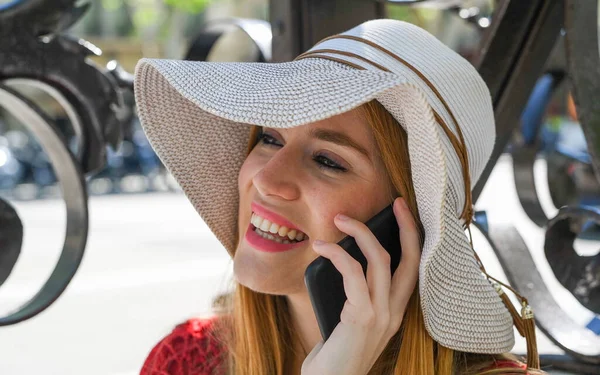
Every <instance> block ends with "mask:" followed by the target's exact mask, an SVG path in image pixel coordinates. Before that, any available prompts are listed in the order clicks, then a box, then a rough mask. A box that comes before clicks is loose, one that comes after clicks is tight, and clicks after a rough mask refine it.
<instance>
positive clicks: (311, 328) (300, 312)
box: [287, 292, 322, 361]
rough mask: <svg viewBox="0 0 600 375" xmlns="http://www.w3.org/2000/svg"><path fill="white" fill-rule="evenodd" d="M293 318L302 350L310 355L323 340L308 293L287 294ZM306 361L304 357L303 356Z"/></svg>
mask: <svg viewBox="0 0 600 375" xmlns="http://www.w3.org/2000/svg"><path fill="white" fill-rule="evenodd" d="M287 300H288V304H289V308H290V313H291V318H292V321H293V322H294V327H296V329H297V332H298V338H299V339H300V343H299V344H300V345H301V348H300V350H301V352H303V353H304V355H305V356H306V355H308V353H310V351H311V350H312V349H313V348H314V347H315V346H316V345H317V344H318V343H319V341H321V340H322V337H321V332H320V331H319V325H318V324H317V318H316V317H315V313H314V311H313V309H312V305H311V303H310V299H309V297H308V293H306V292H304V293H299V294H291V295H288V296H287ZM302 361H304V358H302Z"/></svg>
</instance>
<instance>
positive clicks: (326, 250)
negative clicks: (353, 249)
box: [313, 241, 371, 306]
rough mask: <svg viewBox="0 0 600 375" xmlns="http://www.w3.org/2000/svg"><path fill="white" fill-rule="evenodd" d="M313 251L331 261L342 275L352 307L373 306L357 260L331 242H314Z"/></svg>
mask: <svg viewBox="0 0 600 375" xmlns="http://www.w3.org/2000/svg"><path fill="white" fill-rule="evenodd" d="M313 249H314V250H315V252H316V253H317V254H319V255H321V256H322V257H324V258H327V259H329V260H330V261H331V263H333V265H334V266H335V268H336V269H337V270H338V271H339V272H340V273H341V274H342V278H343V281H344V292H346V298H347V299H348V300H347V302H348V303H350V304H351V305H352V306H369V305H371V297H370V296H369V288H368V286H367V280H366V279H365V276H364V274H363V269H362V266H361V265H360V263H359V262H358V261H356V259H354V258H352V257H351V256H350V254H348V253H347V252H346V251H345V250H344V249H343V248H342V247H341V246H339V245H338V244H334V243H330V242H322V241H314V243H313Z"/></svg>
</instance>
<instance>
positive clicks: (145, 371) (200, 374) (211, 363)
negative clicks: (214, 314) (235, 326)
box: [140, 318, 225, 375]
mask: <svg viewBox="0 0 600 375" xmlns="http://www.w3.org/2000/svg"><path fill="white" fill-rule="evenodd" d="M214 323H215V318H210V319H190V320H188V321H187V322H185V323H183V324H180V325H178V326H177V327H175V329H173V332H171V333H170V334H169V335H168V336H167V337H165V338H164V339H162V340H161V341H160V342H159V343H158V344H157V345H156V346H155V347H154V349H152V351H151V352H150V354H149V355H148V358H147V359H146V362H144V366H143V367H142V370H141V371H140V375H225V371H224V370H223V367H224V366H223V365H224V361H223V360H224V356H223V350H222V348H221V345H220V344H219V342H217V341H216V340H215V338H213V337H211V335H210V333H211V331H212V329H213V326H214Z"/></svg>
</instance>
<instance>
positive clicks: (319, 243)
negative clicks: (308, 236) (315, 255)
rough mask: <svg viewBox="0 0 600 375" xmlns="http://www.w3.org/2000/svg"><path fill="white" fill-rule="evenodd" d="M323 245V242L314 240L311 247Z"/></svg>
mask: <svg viewBox="0 0 600 375" xmlns="http://www.w3.org/2000/svg"><path fill="white" fill-rule="evenodd" d="M324 243H325V241H321V240H314V241H313V245H315V246H320V245H323V244H324Z"/></svg>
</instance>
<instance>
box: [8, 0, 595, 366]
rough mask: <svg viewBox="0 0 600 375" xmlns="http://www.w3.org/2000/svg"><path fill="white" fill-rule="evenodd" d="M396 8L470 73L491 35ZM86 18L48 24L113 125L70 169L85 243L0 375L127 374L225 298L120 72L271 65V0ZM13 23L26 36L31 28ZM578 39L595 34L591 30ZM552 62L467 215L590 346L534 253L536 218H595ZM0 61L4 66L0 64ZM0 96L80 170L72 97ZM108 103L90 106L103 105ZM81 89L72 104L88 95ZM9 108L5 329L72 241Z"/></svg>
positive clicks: (106, 12)
mask: <svg viewBox="0 0 600 375" xmlns="http://www.w3.org/2000/svg"><path fill="white" fill-rule="evenodd" d="M35 1H37V0H35ZM17 3H19V1H14V0H0V17H1V15H2V11H3V10H4V11H5V14H7V13H8V12H7V10H10V9H9V8H10V7H11V6H14V5H15V4H17ZM400 3H402V2H401V1H399V2H385V5H383V6H384V7H385V11H386V12H387V17H389V18H394V19H400V20H405V21H408V22H411V23H414V24H417V25H419V26H421V27H423V28H425V29H427V30H429V31H430V32H431V33H433V34H434V35H436V36H437V37H438V38H439V39H440V40H441V41H442V42H444V43H445V44H447V45H448V46H450V47H451V48H452V49H454V50H455V51H457V52H459V53H460V54H461V55H463V56H464V57H465V58H466V59H468V60H469V61H471V62H473V64H474V65H476V64H477V63H478V61H479V59H480V58H481V45H482V41H484V40H485V38H486V36H487V35H489V33H490V31H489V29H490V27H491V25H492V22H493V20H494V16H495V14H496V13H495V10H497V8H498V3H497V2H496V1H494V0H465V1H450V2H446V4H445V5H444V6H413V7H410V6H405V5H404V4H400ZM433 3H442V2H441V1H433ZM88 4H89V8H88V9H87V10H86V11H85V13H83V14H82V15H81V17H80V18H78V19H77V20H76V22H74V23H73V24H72V25H67V26H68V27H65V26H64V25H63V26H60V27H63V28H64V29H63V30H61V33H62V34H64V35H65V36H68V37H70V38H71V39H72V40H75V41H77V42H76V43H75V44H76V45H77V46H80V47H81V46H83V47H81V48H84V49H85V52H81V51H80V50H78V51H79V52H77V53H78V54H83V55H85V61H86V64H92V66H94V67H95V69H97V70H98V71H101V72H102V77H104V78H101V81H102V82H105V80H106V81H107V82H109V83H107V86H106V87H110V90H113V91H114V98H117V99H114V98H113V99H114V100H113V99H111V103H110V105H107V107H100V106H99V107H98V108H95V109H94V110H95V111H97V112H98V115H97V117H98V118H102V116H103V115H106V112H107V111H109V110H111V111H114V116H113V117H114V118H113V117H111V120H112V121H113V122H114V124H117V125H115V127H114V128H112V130H106V129H104V130H103V131H102V132H100V133H101V136H98V137H99V139H101V140H102V141H101V142H98V149H97V152H96V153H97V154H98V155H102V159H103V161H104V162H102V163H100V162H98V163H94V162H93V161H90V160H91V159H93V158H92V157H89V155H88V159H86V160H87V161H86V162H83V161H82V162H81V167H77V168H80V170H79V172H80V176H81V177H82V183H83V186H84V190H85V194H87V195H88V196H89V199H87V197H86V199H87V209H88V212H85V213H84V212H83V211H81V210H80V212H79V214H80V217H82V218H84V219H81V220H85V223H83V222H81V223H80V228H79V229H80V231H81V233H83V232H85V236H84V237H86V238H87V242H86V241H85V239H84V240H83V247H85V256H84V257H83V259H82V260H81V264H80V265H79V268H78V270H77V273H75V274H74V276H73V275H71V276H73V279H72V280H71V282H70V283H69V285H68V287H67V288H66V290H65V291H64V293H62V295H61V296H60V298H58V299H57V300H56V302H54V303H53V304H52V305H50V306H49V307H48V308H47V309H45V310H44V311H42V312H41V313H40V314H39V315H35V314H34V315H35V316H31V317H29V318H28V319H23V320H22V321H20V322H18V323H16V324H6V325H5V326H1V327H0V374H2V375H5V374H6V375H21V374H49V375H50V374H60V375H65V374H77V375H79V374H86V375H132V374H136V373H138V372H139V370H140V368H141V365H142V363H143V360H144V359H145V357H146V355H147V354H148V352H149V351H150V349H151V348H152V347H153V345H154V344H156V343H157V342H158V340H159V339H160V338H162V337H163V336H164V335H166V334H167V333H168V332H170V330H171V329H172V328H173V327H174V326H175V325H176V324H178V323H180V322H182V321H184V320H185V319H187V318H189V317H192V316H198V315H207V314H210V308H211V303H212V299H213V298H214V297H216V296H217V295H218V294H219V293H222V292H225V291H227V290H228V288H229V286H230V280H231V263H230V260H229V258H228V256H227V255H226V252H225V251H224V249H223V248H222V246H221V245H220V244H219V243H218V241H217V240H216V239H215V238H213V236H212V234H211V233H210V231H209V230H208V228H207V227H206V226H205V225H204V223H203V222H202V221H201V220H200V218H199V217H198V216H197V214H196V213H195V211H194V209H193V208H192V207H191V205H190V204H189V203H188V202H187V200H186V198H185V196H184V195H183V194H182V193H181V192H180V189H179V188H178V186H177V184H176V183H175V182H174V180H173V179H172V177H171V176H170V175H169V173H168V172H166V171H165V169H164V167H163V166H162V164H161V162H160V160H159V159H158V158H157V156H156V155H155V154H154V152H153V150H152V148H151V146H150V145H149V143H148V141H147V139H146V137H145V135H144V133H143V131H142V129H141V127H140V124H139V121H138V118H137V115H136V113H135V106H134V100H133V94H132V90H131V89H132V87H131V74H132V73H133V71H134V68H135V65H136V63H137V61H138V60H139V59H140V58H142V57H155V58H172V59H183V58H185V59H193V60H207V61H270V57H271V50H270V42H271V38H272V35H273V33H276V32H277V28H276V27H274V28H273V29H272V28H271V26H269V24H268V22H269V18H270V14H271V13H270V9H269V5H270V2H269V1H268V0H97V1H89V2H88ZM340 11H342V10H341V9H340ZM48 12H50V13H51V11H50V10H48ZM0 19H1V18H0ZM240 20H241V21H240ZM249 20H250V21H249ZM28 21H29V22H32V23H34V22H36V18H30V19H29V20H28ZM247 21H248V22H247ZM0 22H2V21H0ZM244 22H245V23H244ZM598 24H600V18H598ZM5 25H6V24H5ZM240 25H241V26H240ZM276 26H277V25H276ZM596 26H597V25H596ZM15 27H16V26H15ZM57 28H58V26H57ZM1 29H2V25H1V24H0V30H1ZM24 29H25V28H23V29H18V30H24ZM18 30H17V29H16V28H15V30H14V34H13V32H12V31H10V30H9V31H8V32H6V29H5V34H4V37H5V40H20V39H18V38H17V36H16V33H18V32H21V31H18ZM590 33H597V28H596V30H590ZM2 35H3V34H2V33H0V37H1V36H2ZM13 37H14V38H13ZM11 38H12V39H11ZM0 40H1V38H0ZM82 40H84V41H85V43H83V42H81V41H82ZM45 43H46V42H45ZM48 43H49V42H48ZM8 45H10V44H8ZM14 45H16V44H14ZM0 46H2V45H1V44H0ZM265 46H269V47H265ZM80 47H77V48H80ZM69 48H73V47H69ZM563 49H564V45H562V44H560V43H559V44H558V46H557V47H556V48H555V50H553V51H552V53H551V54H550V55H549V57H548V60H547V61H545V65H544V67H545V68H544V74H543V75H542V76H540V77H539V78H538V77H535V80H536V85H535V89H534V90H532V92H531V95H529V94H527V96H528V98H529V100H528V101H527V106H526V107H525V110H524V111H522V114H521V116H520V118H521V120H520V122H519V125H517V126H516V128H515V131H514V133H513V134H512V135H511V137H510V138H511V140H510V142H508V144H507V145H506V147H505V148H503V150H502V155H501V156H500V157H499V159H498V161H497V163H496V164H495V166H494V168H493V170H492V172H491V175H490V177H489V179H488V181H487V183H486V184H485V187H484V188H483V190H482V192H481V194H480V197H479V200H478V202H477V205H476V208H477V210H479V211H481V212H483V211H485V213H486V215H487V217H493V218H494V220H496V221H497V222H505V223H511V224H513V225H515V226H516V227H517V228H518V229H519V232H520V233H521V234H522V236H523V240H524V241H525V243H526V245H527V248H528V249H529V251H530V254H531V258H532V259H533V261H534V263H535V267H536V268H537V270H538V271H539V273H540V275H541V277H542V279H543V282H544V283H545V285H546V286H547V287H548V289H549V290H550V293H551V295H552V296H553V298H554V299H555V300H556V301H558V304H559V305H560V306H562V308H563V310H564V312H565V313H566V314H567V315H568V317H569V318H570V319H572V320H573V322H575V324H576V325H577V326H578V327H580V328H581V329H585V330H587V331H589V333H590V334H591V335H594V336H596V335H598V334H600V324H599V322H600V321H599V320H598V318H597V316H596V315H597V313H596V312H595V311H597V310H594V308H591V307H590V306H591V303H590V304H588V305H586V304H585V303H582V301H581V300H580V299H578V298H577V297H576V296H574V294H573V291H572V290H571V289H570V288H569V287H568V286H565V285H564V284H563V283H561V282H560V281H559V280H558V278H557V275H556V272H557V271H555V270H554V268H553V267H552V264H550V263H549V261H548V256H547V253H546V252H545V247H544V238H545V236H546V229H547V227H548V223H547V219H548V218H551V217H555V216H556V214H557V213H558V207H562V206H565V205H576V206H585V207H592V208H594V209H595V207H597V206H598V205H600V185H599V183H598V178H597V177H598V176H597V175H596V174H595V172H594V166H593V163H592V157H591V156H590V153H589V151H588V143H586V136H585V134H584V129H583V128H582V126H581V124H580V122H579V120H578V116H577V109H576V106H575V102H574V99H573V94H572V90H571V86H570V85H569V84H566V83H563V80H564V79H566V78H565V76H566V73H565V71H564V69H565V67H566V65H567V62H566V57H565V54H564V53H561V51H562V50H563ZM4 53H5V54H7V53H8V55H10V50H5V51H4ZM4 61H7V60H4ZM9 63H10V61H9ZM13 63H14V62H13ZM0 65H2V59H0ZM16 65H18V64H16ZM1 73H2V72H1V71H0V81H1V80H2V79H5V80H9V81H10V79H11V77H10V76H9V75H6V74H8V73H6V72H5V75H4V76H3V75H2V74H1ZM78 74H79V71H78ZM106 77H109V78H106ZM29 78H31V77H29ZM80 82H81V85H82V86H83V87H84V88H86V87H87V89H88V90H91V88H93V87H95V86H94V85H96V83H95V82H94V81H91V80H88V81H84V80H82V81H80ZM0 83H1V82H0ZM6 85H7V86H8V87H10V89H11V90H13V91H11V92H16V93H18V95H20V97H22V98H26V99H27V100H29V101H31V102H33V103H35V104H36V105H37V106H38V107H39V108H40V109H42V110H43V112H44V113H45V114H46V115H47V116H48V117H49V118H51V119H52V121H53V124H54V128H55V130H56V132H57V134H60V135H61V139H63V140H64V143H65V145H67V147H68V148H69V151H70V153H71V154H72V155H75V156H74V158H75V160H77V161H81V160H82V159H79V155H83V156H82V158H85V157H86V153H85V152H83V151H82V150H83V149H85V147H86V146H85V145H86V144H87V143H82V141H81V139H83V138H82V137H83V136H82V134H84V135H85V134H86V132H85V127H86V126H87V125H81V126H80V127H79V128H78V126H76V125H77V124H76V123H75V122H77V120H76V119H77V116H76V115H74V114H73V113H74V112H77V108H76V107H77V105H72V106H69V104H68V103H67V104H65V100H64V99H65V98H66V100H67V102H69V101H71V97H69V96H68V95H55V93H54V94H53V91H52V90H49V89H48V88H47V87H40V86H39V85H38V86H36V85H32V84H31V82H30V81H27V80H19V79H18V78H12V81H11V82H7V83H6ZM86 85H87V86H86ZM107 90H108V89H106V90H104V91H102V93H96V94H93V95H104V94H105V93H106V92H107ZM110 90H108V91H110ZM84 91H85V90H82V91H81V95H83V96H86V95H89V96H90V97H92V96H93V95H92V94H86V93H85V92H84ZM111 92H112V91H111ZM111 95H112V94H111ZM0 98H1V96H0ZM598 100H600V98H598ZM0 103H1V102H0ZM81 103H88V102H86V101H84V100H82V101H81ZM81 103H79V104H78V105H81ZM102 108H105V109H104V110H102ZM10 109H11V108H10V107H8V106H5V107H4V108H3V107H2V106H1V105H0V198H2V199H3V200H4V201H6V202H8V204H10V206H12V207H13V208H14V211H15V212H16V214H17V215H18V217H19V218H20V221H21V223H22V228H23V234H22V244H19V245H20V246H19V248H20V252H19V251H17V253H18V259H17V257H16V256H15V257H14V260H15V261H14V266H11V267H9V268H10V269H9V270H8V272H7V273H6V275H5V279H3V277H2V274H1V273H0V286H1V287H0V316H8V315H9V314H11V313H13V312H15V311H16V310H18V309H19V307H20V306H22V305H23V304H25V303H27V301H29V300H31V299H32V297H34V296H36V294H37V293H38V291H39V290H40V288H41V287H42V286H43V285H44V284H45V282H46V280H47V279H48V278H49V277H50V275H51V274H52V273H53V270H54V269H55V266H56V264H57V262H58V261H59V258H60V257H61V254H62V252H63V248H65V247H66V244H67V242H68V240H69V239H72V237H70V236H74V234H73V233H74V232H69V229H67V230H65V228H71V229H72V228H76V227H77V223H76V222H73V219H72V218H71V219H69V215H70V214H71V213H72V212H76V211H77V209H76V208H74V207H75V206H72V205H71V204H72V203H69V199H72V200H75V198H74V197H75V196H76V193H74V192H73V191H72V190H69V189H65V188H64V186H63V185H61V181H60V180H61V178H60V176H61V173H62V172H61V173H57V170H58V168H61V167H63V166H64V168H65V170H66V169H68V168H67V167H68V166H67V164H68V163H67V162H66V161H64V160H66V159H60V158H57V159H55V161H54V162H53V156H52V151H50V152H49V150H52V147H53V146H51V145H50V146H49V144H48V143H45V142H44V140H43V139H42V138H43V133H41V132H38V131H35V130H34V129H33V128H32V127H31V126H28V125H27V124H26V123H24V121H23V119H22V118H18V117H19V116H16V115H15V112H14V108H13V111H11V110H10ZM102 111H104V112H105V113H104V114H103V113H102ZM82 122H85V118H84V119H83V121H82ZM78 129H79V130H78ZM82 129H83V130H82ZM115 129H116V130H115ZM522 150H526V151H527V152H529V155H530V158H529V159H527V160H529V161H528V162H529V163H530V164H531V165H530V166H531V168H530V170H527V173H529V174H531V178H532V179H533V181H535V186H534V192H533V194H534V195H535V196H536V199H537V200H538V201H539V202H538V203H539V205H538V206H539V207H538V208H539V209H541V210H542V211H541V214H540V212H537V216H536V214H535V213H534V214H532V213H531V212H528V211H527V207H526V202H525V201H524V198H523V197H521V196H519V194H518V191H519V187H518V186H517V185H516V184H518V183H519V178H518V176H517V175H518V173H516V172H515V171H517V169H516V168H517V167H516V164H515V160H513V159H514V158H513V155H516V154H518V155H521V156H522V155H523V153H522ZM532 150H533V151H532ZM519 152H521V153H519ZM56 160H63V162H64V163H67V164H64V165H63V164H61V163H63V162H58V163H57V162H56ZM519 160H521V159H519ZM86 163H87V164H86ZM77 168H75V170H77ZM527 168H528V167H527ZM64 173H67V172H64ZM527 173H526V174H527ZM515 176H517V177H516V178H515ZM527 178H528V177H527ZM521 183H523V182H522V181H521ZM65 186H66V185H65ZM524 189H525V188H522V189H521V191H524ZM82 191H83V190H82ZM80 193H81V192H80ZM69 194H73V195H69ZM524 202H525V203H524ZM534 211H535V210H534ZM540 215H541V216H540ZM544 215H545V216H544ZM542 216H543V218H542V219H540V217H542ZM73 217H78V216H77V215H75V214H74V216H73ZM482 217H483V216H482ZM87 220H89V224H88V222H87ZM486 220H487V219H486ZM75 221H77V220H75ZM540 222H543V223H542V224H540ZM0 223H4V222H1V221H0ZM83 226H85V228H84V229H85V230H84V229H82V227H83ZM0 229H1V228H0ZM11 233H12V232H11ZM578 235H579V236H578V238H577V239H574V240H575V250H576V251H577V254H578V255H579V256H581V257H594V256H596V253H597V251H598V239H600V237H599V236H598V227H597V221H594V220H588V221H585V220H584V222H583V224H582V227H581V228H579V229H578ZM6 236H7V237H2V236H0V246H2V244H3V242H2V239H3V238H4V239H6V238H10V233H9V234H7V235H6ZM81 236H83V234H81ZM474 237H475V238H474V241H475V245H476V248H477V250H478V252H479V254H480V256H481V258H482V260H483V262H484V264H485V265H486V268H487V269H488V272H489V273H490V274H492V275H495V276H496V277H498V278H499V279H501V280H504V281H509V278H508V276H507V275H506V274H505V271H504V269H503V267H502V263H501V262H500V261H499V260H498V258H497V254H496V252H495V251H494V249H493V248H492V246H491V245H490V243H489V241H488V240H486V238H485V236H484V234H483V233H482V232H481V231H475V232H474ZM8 242H9V240H6V242H4V244H7V243H8ZM7 246H8V245H7ZM1 251H2V249H0V252H1ZM596 258H597V257H596ZM1 260H2V257H1V256H0V262H1ZM75 268H76V269H77V267H75ZM73 272H74V271H73ZM598 284H600V282H598ZM594 285H596V284H594ZM539 335H540V337H539V343H540V352H541V353H545V354H555V355H562V354H564V350H563V349H564V348H561V347H560V345H557V344H556V342H554V341H553V340H550V339H549V338H547V337H546V336H545V333H544V332H542V331H540V332H539ZM516 336H517V339H518V341H517V346H516V347H515V353H521V354H523V353H524V352H525V346H524V342H523V341H522V340H521V339H520V337H519V336H518V334H517V335H516ZM590 345H595V342H592V344H590ZM599 351H600V347H597V348H596V347H593V348H592V347H590V348H589V353H587V354H586V355H588V354H589V355H590V356H594V355H596V354H595V353H598V352H599ZM590 353H592V354H590ZM594 358H595V357H594ZM594 360H597V358H596V359H594ZM598 361H599V362H598V363H600V360H598ZM592 362H593V361H592ZM597 368H598V367H596V369H597ZM554 373H562V372H560V371H558V370H556V371H555V372H554ZM572 373H576V372H572ZM599 373H600V372H599Z"/></svg>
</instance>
